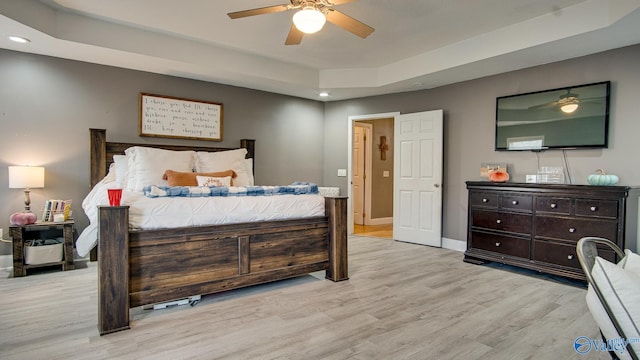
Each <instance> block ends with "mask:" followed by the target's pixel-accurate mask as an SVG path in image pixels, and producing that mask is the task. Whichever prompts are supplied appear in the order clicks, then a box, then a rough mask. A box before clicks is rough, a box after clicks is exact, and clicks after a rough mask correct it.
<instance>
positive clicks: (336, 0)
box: [327, 0, 358, 5]
mask: <svg viewBox="0 0 640 360" xmlns="http://www.w3.org/2000/svg"><path fill="white" fill-rule="evenodd" d="M354 1H358V0H328V1H327V2H328V3H329V4H330V5H342V4H346V3H350V2H354Z"/></svg>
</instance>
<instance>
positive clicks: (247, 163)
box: [243, 158, 255, 186]
mask: <svg viewBox="0 0 640 360" xmlns="http://www.w3.org/2000/svg"><path fill="white" fill-rule="evenodd" d="M244 169H245V171H246V172H247V185H243V186H253V185H255V183H254V180H253V159H251V158H249V159H244Z"/></svg>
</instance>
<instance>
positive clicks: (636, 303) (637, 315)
mask: <svg viewBox="0 0 640 360" xmlns="http://www.w3.org/2000/svg"><path fill="white" fill-rule="evenodd" d="M629 260H630V259H629V258H628V256H625V259H623V260H622V261H621V264H620V265H623V266H624V267H627V266H630V264H629ZM637 260H638V259H637V258H636V259H634V260H632V261H631V262H632V263H633V264H635V261H637ZM634 266H635V265H634ZM634 266H631V268H633V269H634V270H635V267H634ZM624 267H622V266H618V265H616V264H613V263H611V262H609V261H607V260H605V259H603V258H601V257H596V261H595V264H594V266H593V269H592V271H591V275H592V277H593V281H594V284H595V286H597V287H598V289H599V290H600V292H601V293H602V295H603V297H604V299H605V301H606V303H607V304H608V305H609V308H610V309H611V311H612V315H613V317H615V319H616V320H617V321H618V323H619V324H620V327H621V329H622V331H623V332H624V335H625V337H626V339H635V338H640V330H639V328H640V275H639V274H638V273H636V272H635V271H634V270H631V269H629V270H627V269H625V268H624ZM594 295H595V293H593V294H590V293H589V292H588V293H587V305H588V306H589V310H590V311H591V313H592V315H593V317H594V319H595V320H596V323H597V324H598V326H599V327H600V330H602V333H603V334H604V336H605V337H606V338H607V339H608V340H616V339H619V338H620V335H619V334H618V333H617V332H616V331H615V328H614V327H613V324H612V323H611V322H610V321H606V320H609V319H608V316H607V315H606V313H605V314H604V316H603V314H602V312H604V307H602V305H601V304H600V303H599V301H597V297H596V296H594ZM590 297H591V299H590ZM594 299H595V300H594ZM596 304H597V305H600V306H599V307H598V306H596ZM631 347H632V348H633V350H634V351H635V352H636V354H637V353H640V343H632V344H631ZM616 353H617V355H618V356H619V357H620V358H626V357H627V356H628V354H626V351H625V350H624V348H622V349H620V350H619V351H616ZM621 355H622V356H621ZM624 355H627V356H624Z"/></svg>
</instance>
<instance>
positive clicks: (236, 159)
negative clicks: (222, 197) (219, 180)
mask: <svg viewBox="0 0 640 360" xmlns="http://www.w3.org/2000/svg"><path fill="white" fill-rule="evenodd" d="M246 155H247V149H235V150H227V151H217V152H206V151H198V152H197V153H196V172H199V173H202V172H218V171H225V170H233V171H235V172H236V175H237V176H236V178H235V179H233V186H249V185H251V184H252V181H253V180H252V179H251V178H253V176H251V178H249V174H248V173H247V167H246V164H245V156H246ZM174 170H175V169H174Z"/></svg>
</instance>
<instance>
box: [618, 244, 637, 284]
mask: <svg viewBox="0 0 640 360" xmlns="http://www.w3.org/2000/svg"><path fill="white" fill-rule="evenodd" d="M624 252H625V256H624V258H623V260H624V264H623V266H622V267H623V268H624V269H625V270H627V271H631V272H632V273H634V274H636V275H637V276H638V277H640V255H638V254H636V253H634V252H632V251H631V250H629V249H625V250H624ZM620 263H622V261H620Z"/></svg>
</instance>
